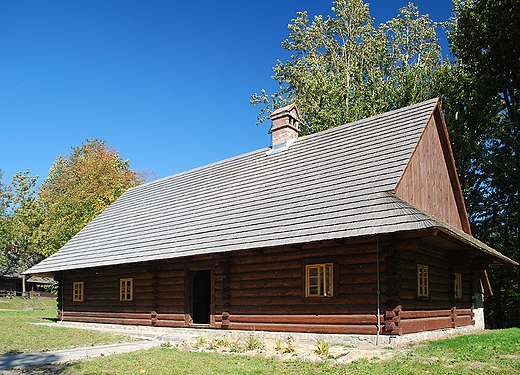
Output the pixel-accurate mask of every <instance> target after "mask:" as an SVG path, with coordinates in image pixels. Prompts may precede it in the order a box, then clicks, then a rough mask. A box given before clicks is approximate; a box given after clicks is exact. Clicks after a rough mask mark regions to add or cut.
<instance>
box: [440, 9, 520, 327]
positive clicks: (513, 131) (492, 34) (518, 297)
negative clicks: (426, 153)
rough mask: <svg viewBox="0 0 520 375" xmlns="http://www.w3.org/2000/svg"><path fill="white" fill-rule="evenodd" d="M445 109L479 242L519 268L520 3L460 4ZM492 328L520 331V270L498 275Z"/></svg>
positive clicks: (495, 273) (490, 313)
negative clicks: (505, 327)
mask: <svg viewBox="0 0 520 375" xmlns="http://www.w3.org/2000/svg"><path fill="white" fill-rule="evenodd" d="M454 10H455V18H454V19H453V23H452V30H451V32H450V35H449V40H450V46H451V50H452V52H453V55H454V56H453V57H454V62H453V64H452V67H451V71H450V72H449V74H448V75H447V76H446V77H448V78H447V79H446V82H445V85H444V87H445V89H446V90H445V92H446V100H445V109H446V110H447V113H448V116H450V117H449V118H448V119H447V120H448V124H450V128H451V129H450V130H451V136H452V141H453V142H454V144H455V148H454V152H455V156H456V158H457V162H458V166H459V168H462V169H461V180H462V183H463V187H464V191H465V194H466V197H467V200H468V202H469V204H468V211H469V214H470V219H471V221H472V227H473V230H474V235H475V236H477V237H479V238H480V239H482V240H484V241H486V242H488V243H490V244H492V245H493V246H494V247H495V248H497V249H498V250H499V251H501V252H502V253H504V254H506V255H508V256H509V257H511V258H513V259H515V260H517V261H520V242H519V241H520V240H519V227H520V171H519V163H520V158H519V151H520V139H519V132H520V108H519V100H520V46H519V45H518V40H520V22H518V20H519V19H520V2H519V1H518V0H458V1H456V2H455V8H454ZM491 278H492V281H493V284H494V285H495V287H494V292H495V296H494V297H492V298H490V299H488V300H487V307H488V308H487V309H486V311H487V312H488V317H487V318H488V319H487V321H488V323H489V324H490V326H492V327H504V326H520V275H519V272H518V269H511V268H496V267H495V268H493V269H492V272H491Z"/></svg>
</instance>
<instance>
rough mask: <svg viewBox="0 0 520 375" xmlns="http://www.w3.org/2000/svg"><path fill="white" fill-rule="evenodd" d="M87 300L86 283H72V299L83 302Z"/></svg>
mask: <svg viewBox="0 0 520 375" xmlns="http://www.w3.org/2000/svg"><path fill="white" fill-rule="evenodd" d="M84 300H85V283H84V282H83V281H75V282H73V283H72V301H74V302H83V301H84Z"/></svg>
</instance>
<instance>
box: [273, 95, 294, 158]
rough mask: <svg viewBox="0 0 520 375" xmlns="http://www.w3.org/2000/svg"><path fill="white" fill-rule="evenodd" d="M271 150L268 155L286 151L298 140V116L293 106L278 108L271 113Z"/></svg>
mask: <svg viewBox="0 0 520 375" xmlns="http://www.w3.org/2000/svg"><path fill="white" fill-rule="evenodd" d="M271 120H272V121H273V124H272V125H271V150H270V151H269V154H273V153H278V152H281V151H283V150H286V149H288V148H289V147H290V146H291V145H292V144H293V142H294V141H295V139H296V138H298V122H299V121H300V114H299V113H298V108H296V105H295V104H290V105H287V106H285V107H282V108H278V109H277V110H276V111H274V112H273V113H271Z"/></svg>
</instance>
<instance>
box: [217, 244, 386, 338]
mask: <svg viewBox="0 0 520 375" xmlns="http://www.w3.org/2000/svg"><path fill="white" fill-rule="evenodd" d="M380 256H383V255H382V254H380ZM331 262H332V263H333V265H334V266H333V272H334V296H333V297H330V298H328V297H321V298H320V297H315V298H312V297H311V298H306V297H305V289H304V278H305V265H306V264H319V263H331ZM381 263H382V264H381V273H382V274H383V273H384V272H385V265H384V262H381ZM376 280H377V279H376V244H375V242H371V243H361V244H338V243H335V242H327V243H322V244H319V245H313V246H306V247H302V248H278V249H269V250H268V249H265V250H260V251H243V252H240V253H237V254H234V255H233V256H230V257H228V258H227V259H225V260H223V261H222V264H219V267H217V268H216V284H215V286H216V291H215V292H216V293H215V305H216V306H215V312H216V316H215V325H216V327H218V328H224V329H225V328H229V329H245V330H265V331H285V332H323V333H324V332H328V333H357V334H375V333H376V331H377V316H376V312H377V283H376Z"/></svg>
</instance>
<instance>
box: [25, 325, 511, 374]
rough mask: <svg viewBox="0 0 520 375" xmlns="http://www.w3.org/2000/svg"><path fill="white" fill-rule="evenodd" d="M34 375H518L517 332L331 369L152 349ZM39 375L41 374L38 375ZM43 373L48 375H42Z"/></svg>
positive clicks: (456, 341) (422, 346)
mask: <svg viewBox="0 0 520 375" xmlns="http://www.w3.org/2000/svg"><path fill="white" fill-rule="evenodd" d="M34 370H35V372H34V374H36V373H38V372H37V371H49V373H59V374H68V375H80V374H153V375H156V374H157V375H161V374H266V375H267V374H286V375H293V374H294V375H296V374H316V375H317V374H323V375H324V374H331V375H336V374H337V375H339V374H341V375H344V374H352V375H354V374H363V375H373V374H378V375H384V374H392V375H415V374H438V375H440V374H454V375H455V374H475V373H478V374H486V375H487V374H491V375H493V374H497V375H498V374H506V375H507V374H519V373H520V329H518V328H514V329H507V330H499V331H491V332H488V333H485V334H479V335H468V336H460V337H456V338H451V339H445V340H439V341H433V342H430V343H422V344H414V345H410V346H409V347H407V348H406V349H405V350H403V349H395V356H394V357H393V358H392V359H390V360H385V361H379V360H378V359H377V358H372V359H367V360H361V361H357V362H352V363H350V364H335V363H333V362H330V361H324V362H321V363H308V362H299V361H297V360H294V361H290V362H281V361H278V360H275V359H272V358H263V357H246V356H240V355H234V356H225V355H222V354H216V353H204V352H200V353H199V352H197V353H190V352H183V351H181V350H179V349H176V348H168V347H162V348H156V349H150V350H147V351H141V352H134V353H129V354H120V355H113V356H109V357H104V358H96V359H92V360H88V361H81V362H76V363H69V364H61V365H55V366H44V367H40V368H35V369H34ZM40 373H41V372H40ZM44 373H46V372H44Z"/></svg>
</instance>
